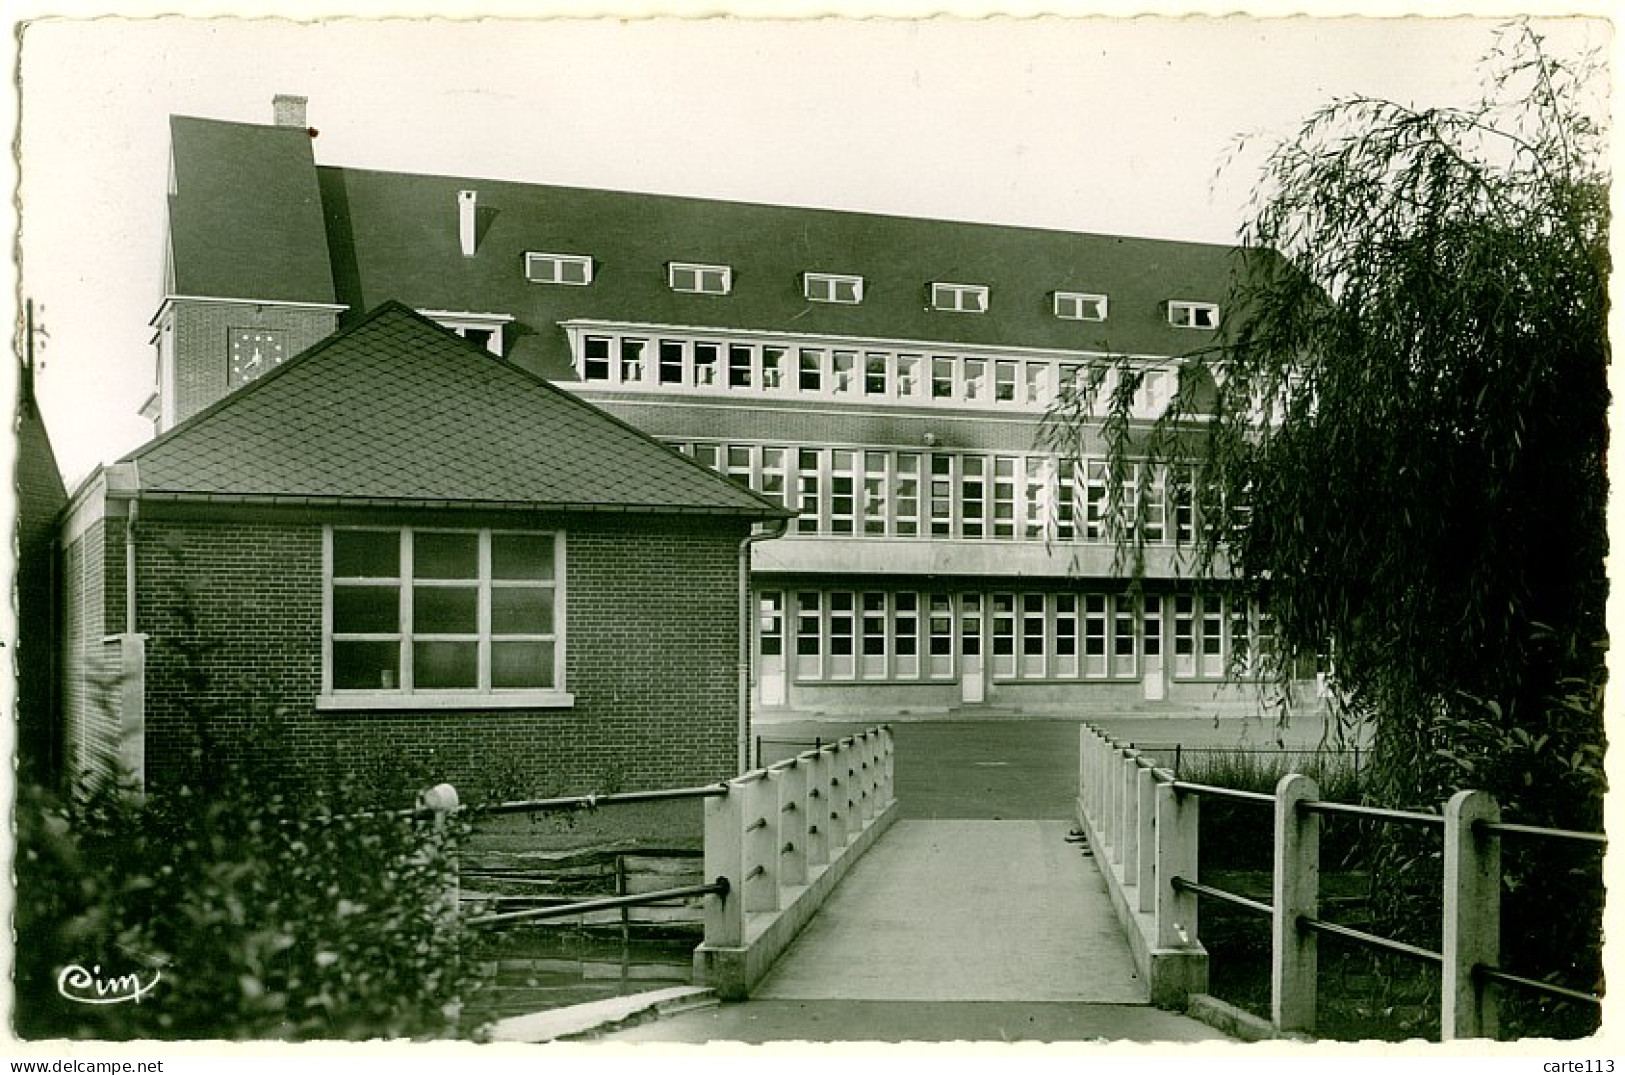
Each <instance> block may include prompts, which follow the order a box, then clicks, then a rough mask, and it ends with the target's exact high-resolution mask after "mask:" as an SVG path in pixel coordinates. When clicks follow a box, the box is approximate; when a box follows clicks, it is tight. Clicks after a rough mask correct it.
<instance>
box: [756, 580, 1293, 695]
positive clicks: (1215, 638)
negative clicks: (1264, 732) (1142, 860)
mask: <svg viewBox="0 0 1625 1075" xmlns="http://www.w3.org/2000/svg"><path fill="white" fill-rule="evenodd" d="M796 600H797V612H796V615H795V616H794V618H793V620H787V621H785V622H793V623H794V624H795V627H796V630H797V632H798V636H797V638H796V639H795V640H794V643H793V645H792V644H791V643H790V642H789V641H788V640H786V639H782V638H780V637H778V636H777V635H775V634H774V633H773V631H772V630H771V629H770V625H769V621H770V619H771V615H772V610H771V609H770V608H769V606H768V605H767V604H763V606H762V608H763V620H762V624H763V627H762V631H763V636H764V639H766V640H767V641H764V643H763V645H764V649H763V656H776V655H777V653H778V652H782V651H784V649H785V648H786V647H789V648H791V649H793V651H794V652H795V653H796V654H797V663H796V666H795V673H796V676H797V677H798V679H799V680H801V681H802V682H826V681H827V682H836V681H857V682H865V681H867V682H873V681H882V680H883V681H888V682H897V681H905V682H929V681H932V680H937V681H947V680H952V679H954V678H955V676H957V675H958V674H960V673H961V671H962V670H969V669H970V668H971V667H972V666H971V665H969V664H967V665H965V666H964V669H962V668H961V665H960V656H961V655H963V656H965V657H969V658H976V659H977V660H980V659H981V657H982V656H983V653H984V649H983V646H984V639H985V640H986V642H985V645H986V650H985V653H986V657H987V665H986V671H987V672H988V674H989V675H990V676H991V677H992V678H993V680H994V681H995V682H999V681H1004V682H1012V681H1034V682H1036V681H1044V682H1065V681H1071V682H1077V681H1089V680H1098V681H1104V682H1118V683H1123V682H1138V681H1139V680H1140V679H1141V677H1143V676H1144V675H1146V674H1148V673H1155V672H1157V671H1158V670H1159V669H1160V668H1161V663H1160V662H1161V659H1162V656H1163V654H1164V652H1165V645H1166V643H1165V639H1164V635H1163V631H1164V629H1165V625H1166V624H1167V623H1168V622H1169V621H1170V620H1171V622H1172V652H1173V654H1174V660H1173V662H1172V664H1171V665H1170V667H1168V669H1167V672H1168V673H1169V674H1171V675H1172V676H1173V677H1174V678H1175V679H1176V680H1191V679H1204V680H1216V679H1221V678H1224V677H1226V676H1228V675H1230V674H1232V673H1235V674H1239V675H1242V676H1251V675H1256V674H1257V673H1258V664H1259V655H1260V654H1261V653H1262V652H1264V651H1265V650H1266V648H1267V647H1268V646H1269V645H1271V640H1272V627H1271V625H1270V624H1269V621H1268V620H1267V619H1265V618H1262V617H1261V616H1260V615H1259V613H1258V610H1257V608H1256V606H1255V605H1254V604H1252V603H1250V602H1246V601H1244V600H1241V599H1237V598H1233V597H1230V596H1229V595H1225V594H1212V593H1205V594H1196V593H1175V594H1146V595H1143V596H1141V595H1134V594H1123V593H1100V592H1086V591H1085V592H1073V591H1062V592H1035V591H1027V592H996V593H963V592H958V593H956V592H946V593H919V592H915V591H912V590H904V591H898V592H890V591H880V590H868V591H844V590H838V591H832V592H819V591H805V592H802V593H800V594H797V595H796ZM768 647H772V648H768ZM922 657H923V659H922ZM1153 659H1154V661H1153Z"/></svg>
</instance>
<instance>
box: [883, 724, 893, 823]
mask: <svg viewBox="0 0 1625 1075" xmlns="http://www.w3.org/2000/svg"><path fill="white" fill-rule="evenodd" d="M880 752H881V758H880V762H881V765H880V773H881V785H880V806H881V809H885V808H886V807H888V806H890V805H891V804H892V803H893V802H895V801H896V800H897V784H896V780H897V743H896V742H895V741H894V740H893V739H892V734H891V729H890V728H889V727H882V728H881V729H880Z"/></svg>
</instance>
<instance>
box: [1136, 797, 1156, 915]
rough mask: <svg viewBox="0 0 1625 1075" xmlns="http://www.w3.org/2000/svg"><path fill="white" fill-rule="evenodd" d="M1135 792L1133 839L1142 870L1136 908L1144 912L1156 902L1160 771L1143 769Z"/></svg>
mask: <svg viewBox="0 0 1625 1075" xmlns="http://www.w3.org/2000/svg"><path fill="white" fill-rule="evenodd" d="M1134 792H1135V798H1136V799H1138V800H1139V813H1140V823H1139V826H1138V829H1137V832H1136V833H1135V840H1134V843H1135V846H1136V851H1137V854H1138V855H1139V869H1138V870H1137V871H1136V874H1135V883H1136V884H1137V885H1138V886H1139V905H1138V907H1137V908H1136V909H1137V910H1138V911H1139V912H1140V913H1141V914H1150V913H1151V911H1152V910H1153V909H1154V908H1155V907H1156V905H1157V774H1156V773H1154V772H1153V771H1152V770H1150V769H1148V768H1141V769H1140V773H1139V775H1138V776H1137V777H1135V786H1134Z"/></svg>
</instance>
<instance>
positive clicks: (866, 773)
mask: <svg viewBox="0 0 1625 1075" xmlns="http://www.w3.org/2000/svg"><path fill="white" fill-rule="evenodd" d="M874 742H875V741H874V734H873V733H872V732H871V731H869V730H865V731H864V733H863V735H862V736H860V737H859V739H858V743H857V747H858V749H857V754H856V757H857V762H858V818H859V820H860V822H861V824H860V825H859V829H860V831H861V830H862V829H863V828H866V827H867V826H868V824H869V821H870V819H871V818H873V817H874V816H875V750H874Z"/></svg>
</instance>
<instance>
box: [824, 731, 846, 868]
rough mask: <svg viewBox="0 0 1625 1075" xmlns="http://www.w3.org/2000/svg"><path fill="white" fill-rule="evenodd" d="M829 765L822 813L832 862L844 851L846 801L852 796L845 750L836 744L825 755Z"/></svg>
mask: <svg viewBox="0 0 1625 1075" xmlns="http://www.w3.org/2000/svg"><path fill="white" fill-rule="evenodd" d="M825 757H826V758H827V759H828V764H829V785H828V790H827V802H826V804H825V805H826V806H827V807H828V809H826V810H825V811H824V823H825V825H826V826H827V829H828V831H827V832H826V834H825V835H826V838H827V840H828V844H829V860H830V861H831V862H834V861H835V860H836V859H838V858H840V857H841V852H842V851H844V850H846V833H847V819H848V817H849V816H850V815H849V814H848V812H847V805H846V802H847V799H849V798H850V797H851V795H852V792H851V791H850V790H849V789H850V788H851V786H852V784H851V781H852V774H851V773H849V772H848V771H847V770H848V769H849V768H850V767H849V766H848V765H847V763H846V750H845V749H844V748H843V747H842V746H841V745H840V744H839V743H837V744H836V745H835V746H833V747H831V748H830V750H829V751H828V752H827V753H826V754H825Z"/></svg>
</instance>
